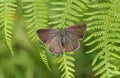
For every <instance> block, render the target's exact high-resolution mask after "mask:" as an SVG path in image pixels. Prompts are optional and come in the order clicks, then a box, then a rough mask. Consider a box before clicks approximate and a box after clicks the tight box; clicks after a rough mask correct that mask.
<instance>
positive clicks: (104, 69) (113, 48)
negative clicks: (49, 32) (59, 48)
mask: <svg viewBox="0 0 120 78" xmlns="http://www.w3.org/2000/svg"><path fill="white" fill-rule="evenodd" d="M119 7H120V0H0V78H120V8H119ZM80 22H85V23H86V24H87V32H86V36H85V38H84V40H82V41H80V43H81V47H80V49H79V50H77V51H76V52H70V53H63V54H62V55H53V54H51V53H50V52H48V50H47V46H46V45H43V44H42V43H41V42H40V40H39V39H38V37H37V35H36V30H38V29H41V28H55V29H56V28H65V27H68V26H71V25H74V24H76V23H80Z"/></svg>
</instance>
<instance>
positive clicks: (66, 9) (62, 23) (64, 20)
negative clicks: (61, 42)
mask: <svg viewBox="0 0 120 78" xmlns="http://www.w3.org/2000/svg"><path fill="white" fill-rule="evenodd" d="M71 3H72V1H71V0H67V3H66V4H65V9H64V11H63V14H62V17H61V18H62V21H61V26H60V28H62V27H65V22H66V15H67V14H68V10H69V8H70V7H69V5H70V4H71Z"/></svg>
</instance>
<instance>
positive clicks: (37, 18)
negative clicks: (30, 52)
mask: <svg viewBox="0 0 120 78" xmlns="http://www.w3.org/2000/svg"><path fill="white" fill-rule="evenodd" d="M47 2H48V0H36V1H31V2H30V3H28V4H27V5H26V6H24V7H23V8H24V9H25V15H24V16H25V17H26V18H28V20H27V21H26V22H28V23H29V25H28V26H27V27H26V28H27V29H28V34H29V35H30V37H31V41H32V43H33V44H34V46H35V48H36V51H39V52H40V56H41V58H42V60H43V62H44V63H45V65H46V66H47V67H48V69H49V70H50V67H49V64H48V60H47V56H46V53H45V51H46V49H45V48H44V50H43V47H44V46H42V44H41V45H40V40H39V39H38V37H37V34H36V31H37V30H38V29H40V28H45V27H47V18H48V16H47V11H46V10H47V6H46V4H47ZM38 43H39V44H38ZM39 45H40V46H39Z"/></svg>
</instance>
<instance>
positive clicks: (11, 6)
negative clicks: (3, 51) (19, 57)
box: [0, 0, 16, 55]
mask: <svg viewBox="0 0 120 78" xmlns="http://www.w3.org/2000/svg"><path fill="white" fill-rule="evenodd" d="M15 3H16V0H11V1H0V29H1V33H2V37H4V40H5V42H6V45H7V46H8V48H9V50H10V52H11V54H12V55H14V53H13V49H12V31H13V26H12V25H13V20H14V18H13V16H14V14H15V11H16V9H15V7H16V4H15Z"/></svg>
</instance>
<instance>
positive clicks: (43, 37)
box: [37, 29, 57, 43]
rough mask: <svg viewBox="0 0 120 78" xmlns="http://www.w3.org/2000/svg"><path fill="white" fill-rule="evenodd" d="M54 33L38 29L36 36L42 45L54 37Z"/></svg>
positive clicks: (52, 30)
mask: <svg viewBox="0 0 120 78" xmlns="http://www.w3.org/2000/svg"><path fill="white" fill-rule="evenodd" d="M56 32H57V31H56V30H54V29H39V30H37V35H38V37H39V38H40V40H41V41H42V42H43V43H48V42H49V41H51V40H52V39H53V38H54V36H56Z"/></svg>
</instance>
